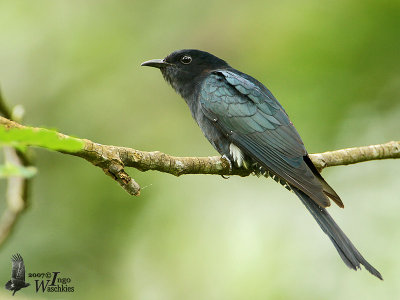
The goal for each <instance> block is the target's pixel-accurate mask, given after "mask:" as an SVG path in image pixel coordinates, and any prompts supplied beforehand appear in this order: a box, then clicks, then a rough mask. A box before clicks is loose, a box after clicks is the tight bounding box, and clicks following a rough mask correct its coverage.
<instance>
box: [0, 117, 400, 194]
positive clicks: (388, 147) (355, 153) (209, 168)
mask: <svg viewBox="0 0 400 300" xmlns="http://www.w3.org/2000/svg"><path fill="white" fill-rule="evenodd" d="M0 126H2V127H4V128H6V129H10V128H21V129H23V128H30V129H32V130H41V131H50V130H48V129H43V128H34V127H27V126H23V125H21V124H18V123H16V122H13V121H10V120H8V119H6V118H2V117H0ZM57 135H58V137H59V138H60V139H74V140H77V141H80V142H81V143H82V145H83V146H82V149H81V150H78V151H74V152H66V151H63V150H57V151H59V152H61V153H65V154H69V155H74V156H78V157H81V158H84V159H86V160H87V161H89V162H91V163H92V164H93V165H95V166H98V167H100V168H101V169H103V171H104V172H105V173H106V174H107V175H109V176H110V177H111V178H113V179H114V180H115V181H117V182H118V183H119V184H120V185H121V186H122V187H123V188H124V189H125V190H126V191H127V192H128V193H129V194H131V195H135V196H137V195H139V194H140V186H139V185H138V184H137V183H136V182H135V181H134V180H133V179H132V178H131V177H130V176H129V175H128V174H127V173H126V172H125V170H124V167H133V168H136V169H138V170H139V171H143V172H144V171H149V170H156V171H160V172H164V173H169V174H172V175H175V176H180V175H184V174H213V175H239V176H248V175H250V174H251V171H249V170H246V169H239V168H233V170H230V165H229V162H228V161H227V160H226V159H224V158H221V157H219V156H210V157H175V156H171V155H168V154H165V153H162V152H159V151H154V152H146V151H140V150H136V149H132V148H126V147H118V146H111V145H101V144H97V143H94V142H92V141H90V140H87V139H78V138H73V137H70V136H68V135H65V134H62V133H57ZM310 158H311V160H312V162H313V163H314V165H315V166H316V167H317V168H318V169H319V170H322V169H323V168H327V167H332V166H340V165H349V164H355V163H359V162H364V161H369V160H378V159H389V158H400V142H399V141H398V142H394V141H392V142H388V143H385V144H380V145H371V146H364V147H356V148H347V149H341V150H336V151H329V152H324V153H318V154H310Z"/></svg>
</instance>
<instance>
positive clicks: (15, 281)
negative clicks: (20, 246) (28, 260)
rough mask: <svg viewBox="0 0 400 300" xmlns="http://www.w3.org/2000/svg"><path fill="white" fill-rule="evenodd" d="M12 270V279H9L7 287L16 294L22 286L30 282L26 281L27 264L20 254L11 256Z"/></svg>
mask: <svg viewBox="0 0 400 300" xmlns="http://www.w3.org/2000/svg"><path fill="white" fill-rule="evenodd" d="M11 261H12V271H11V280H9V281H7V283H6V286H5V288H6V289H7V290H10V291H14V292H13V296H14V294H15V293H16V292H17V291H19V290H20V289H22V288H26V287H28V286H29V285H30V284H29V283H26V282H25V265H24V260H23V258H22V256H21V255H20V254H18V253H17V254H15V255H13V256H12V257H11Z"/></svg>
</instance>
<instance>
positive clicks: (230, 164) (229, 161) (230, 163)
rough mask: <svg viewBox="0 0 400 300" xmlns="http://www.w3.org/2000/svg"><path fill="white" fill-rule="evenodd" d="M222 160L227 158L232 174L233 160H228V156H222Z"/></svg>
mask: <svg viewBox="0 0 400 300" xmlns="http://www.w3.org/2000/svg"><path fill="white" fill-rule="evenodd" d="M222 158H225V159H226V160H227V161H228V163H229V173H231V172H232V170H233V165H232V162H231V160H230V159H229V158H228V156H226V155H225V154H224V155H222Z"/></svg>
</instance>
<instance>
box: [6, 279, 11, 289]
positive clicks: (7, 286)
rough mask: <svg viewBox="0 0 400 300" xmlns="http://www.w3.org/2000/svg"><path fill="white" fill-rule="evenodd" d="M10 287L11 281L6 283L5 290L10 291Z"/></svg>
mask: <svg viewBox="0 0 400 300" xmlns="http://www.w3.org/2000/svg"><path fill="white" fill-rule="evenodd" d="M11 286H12V282H11V280H9V281H7V283H6V285H5V288H6V289H7V290H11Z"/></svg>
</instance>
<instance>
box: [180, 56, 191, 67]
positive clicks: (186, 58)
mask: <svg viewBox="0 0 400 300" xmlns="http://www.w3.org/2000/svg"><path fill="white" fill-rule="evenodd" d="M191 62H192V58H191V57H190V56H189V55H185V56H182V58H181V63H183V64H185V65H188V64H190V63H191Z"/></svg>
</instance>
